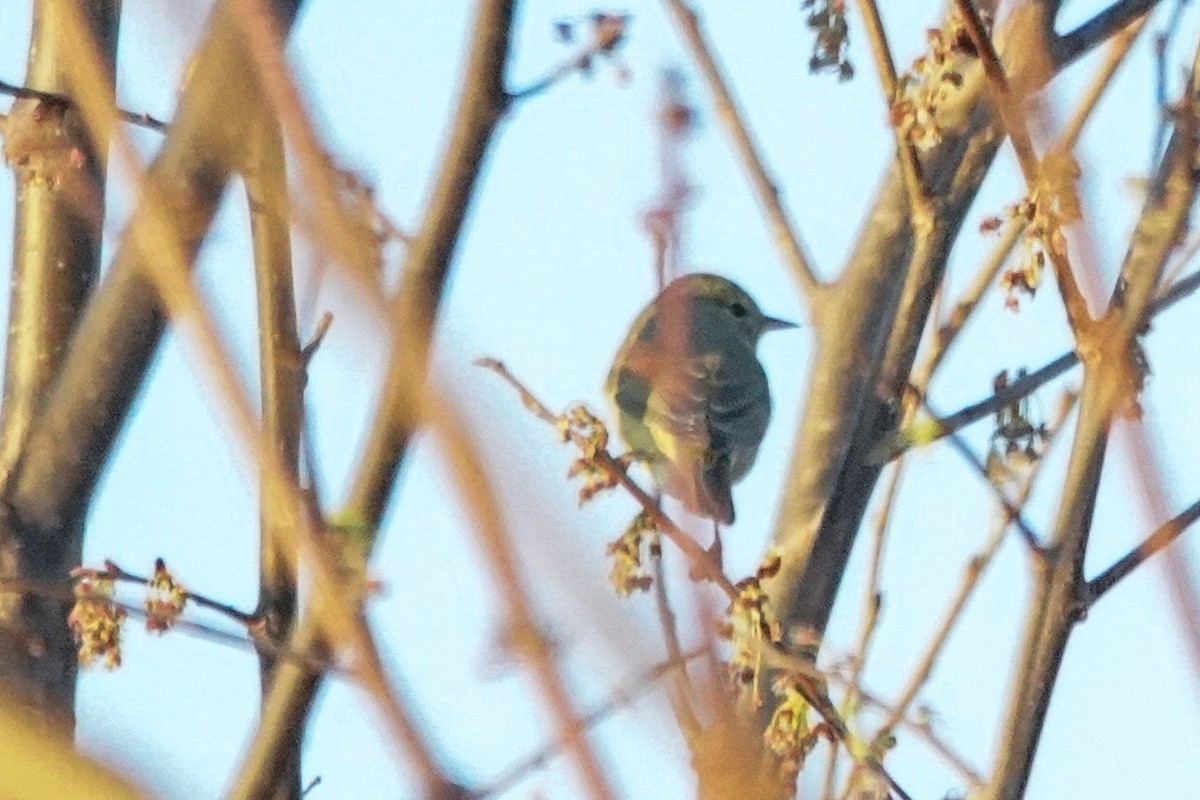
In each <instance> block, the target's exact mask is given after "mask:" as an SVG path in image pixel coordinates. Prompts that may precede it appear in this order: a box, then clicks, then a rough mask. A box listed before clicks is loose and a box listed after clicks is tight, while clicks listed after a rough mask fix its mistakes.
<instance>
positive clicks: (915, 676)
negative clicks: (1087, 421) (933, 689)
mask: <svg viewBox="0 0 1200 800" xmlns="http://www.w3.org/2000/svg"><path fill="white" fill-rule="evenodd" d="M1069 400H1070V401H1069V402H1067V403H1064V404H1063V405H1062V408H1061V409H1060V411H1059V415H1058V418H1057V419H1056V420H1055V421H1054V423H1053V427H1052V428H1051V430H1052V432H1053V433H1055V434H1057V433H1058V431H1060V430H1061V429H1062V425H1063V423H1064V422H1065V421H1066V417H1067V414H1068V413H1069V412H1070V410H1071V409H1072V408H1074V407H1075V397H1074V395H1071V396H1069ZM1057 438H1058V437H1057V436H1053V437H1052V438H1051V439H1050V440H1049V441H1048V442H1047V445H1048V446H1049V445H1050V444H1052V443H1053V442H1054V441H1055V440H1057ZM1043 463H1045V462H1044V460H1039V461H1038V462H1037V463H1036V464H1035V465H1034V467H1033V469H1032V470H1030V472H1029V473H1028V474H1027V475H1026V476H1025V478H1024V480H1023V481H1022V482H1021V486H1020V488H1019V489H1018V490H1017V496H1016V497H1015V498H1014V499H1013V500H1012V501H1011V502H1009V501H1007V500H1006V499H1004V498H1003V497H1000V500H1001V503H1000V505H1001V519H1000V520H999V521H998V522H997V524H996V525H995V526H994V528H993V529H992V533H991V535H990V536H988V538H987V540H986V542H985V544H984V546H983V548H982V549H981V550H980V551H979V553H978V554H976V555H975V556H974V557H973V558H972V559H971V560H970V561H969V562H968V563H967V566H966V567H965V568H964V570H963V575H962V580H961V582H960V584H959V587H958V591H957V592H956V593H955V595H954V597H953V598H952V599H951V601H950V603H949V605H948V606H947V607H946V611H945V612H944V614H943V615H942V621H941V624H940V625H939V626H938V628H937V630H936V631H935V632H934V635H933V636H932V637H931V638H930V640H929V643H928V644H927V645H926V646H925V652H924V654H923V655H922V656H921V659H920V661H919V662H918V664H917V667H916V668H915V669H914V670H913V673H912V676H911V677H910V678H909V680H908V683H907V685H906V686H905V688H904V691H903V692H902V693H901V695H900V699H899V700H897V701H896V702H895V704H894V705H893V706H892V707H891V709H890V710H889V711H888V716H887V719H886V720H884V722H883V724H882V725H880V726H879V729H878V731H876V733H875V741H876V742H879V741H880V740H881V739H882V738H885V737H887V736H889V735H890V734H891V732H892V730H893V729H894V728H895V727H896V725H898V724H899V723H900V722H901V720H903V718H904V716H905V715H906V714H907V713H908V709H909V708H910V707H911V706H912V704H913V702H914V701H915V700H916V698H917V694H918V693H919V692H920V691H921V688H922V687H923V686H924V685H925V682H926V681H928V680H929V676H930V675H931V674H933V668H934V666H935V665H936V663H937V658H938V656H940V655H941V653H942V651H943V649H944V647H945V644H946V640H947V639H949V638H950V633H951V632H952V631H953V630H954V626H955V625H956V624H957V623H958V620H959V617H960V616H961V615H962V611H963V609H964V608H966V605H967V600H969V599H970V597H971V595H972V593H973V592H974V590H975V587H976V586H977V585H978V583H979V579H980V578H982V577H983V573H984V572H985V571H986V570H987V568H988V566H989V565H990V564H991V562H992V558H993V557H994V556H995V554H996V551H997V550H999V549H1000V545H1001V543H1003V541H1004V536H1005V534H1006V533H1007V531H1008V528H1009V526H1010V525H1011V524H1013V522H1015V521H1017V520H1019V519H1020V517H1021V512H1022V510H1023V509H1024V507H1025V503H1026V501H1027V500H1028V499H1029V495H1030V493H1031V492H1032V491H1033V484H1034V480H1035V479H1036V478H1037V475H1038V472H1039V471H1040V466H1041V464H1043Z"/></svg>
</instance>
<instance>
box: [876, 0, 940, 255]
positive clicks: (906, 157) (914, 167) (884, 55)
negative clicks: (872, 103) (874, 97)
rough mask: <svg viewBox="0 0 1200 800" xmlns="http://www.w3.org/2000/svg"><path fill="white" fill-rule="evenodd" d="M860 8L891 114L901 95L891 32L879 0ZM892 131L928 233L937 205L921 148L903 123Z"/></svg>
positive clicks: (915, 220)
mask: <svg viewBox="0 0 1200 800" xmlns="http://www.w3.org/2000/svg"><path fill="white" fill-rule="evenodd" d="M858 7H859V11H860V13H861V14H862V17H863V22H864V23H866V25H865V27H866V29H867V38H868V39H870V41H871V54H872V55H873V56H874V58H875V66H876V68H877V69H878V71H879V82H880V84H881V85H882V87H883V96H884V99H885V100H886V101H887V107H888V112H889V114H890V113H891V110H892V107H893V105H894V104H895V103H896V101H897V100H899V94H900V89H899V85H900V84H899V79H898V77H897V75H896V62H895V60H894V59H893V58H892V50H891V47H890V46H889V45H888V40H887V32H886V31H885V30H884V28H883V20H882V18H880V16H879V7H878V6H877V5H876V3H875V0H858ZM892 132H893V133H894V134H895V137H896V157H897V158H899V159H900V172H901V174H902V175H903V176H904V187H905V189H906V190H907V191H908V204H909V207H910V208H911V210H912V224H913V233H914V235H915V236H917V237H918V238H920V237H921V236H928V235H929V233H930V231H931V229H932V226H933V206H932V204H931V202H930V199H929V192H928V190H927V189H926V186H925V176H924V175H923V174H922V171H921V160H920V158H918V156H917V148H916V146H915V145H914V144H913V143H912V142H911V141H909V138H908V136H907V135H906V133H905V131H904V130H903V129H902V127H901V126H899V125H892Z"/></svg>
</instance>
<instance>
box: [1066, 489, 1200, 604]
mask: <svg viewBox="0 0 1200 800" xmlns="http://www.w3.org/2000/svg"><path fill="white" fill-rule="evenodd" d="M1198 519H1200V500H1197V501H1196V502H1194V503H1192V504H1191V505H1190V506H1188V507H1187V508H1185V509H1184V510H1183V511H1180V512H1179V513H1178V514H1176V515H1175V516H1174V517H1172V518H1171V519H1169V520H1168V521H1166V522H1164V523H1163V524H1162V525H1160V526H1159V527H1158V528H1156V529H1155V531H1154V532H1153V533H1151V534H1150V535H1149V536H1147V537H1146V538H1145V540H1143V541H1142V542H1141V543H1140V544H1138V546H1137V547H1135V548H1133V549H1132V550H1130V551H1129V552H1128V553H1126V554H1125V555H1123V556H1121V557H1120V558H1119V559H1117V560H1116V562H1114V563H1113V565H1112V566H1111V567H1109V568H1108V569H1106V570H1104V572H1101V573H1100V574H1099V575H1097V576H1096V577H1095V578H1092V579H1091V580H1090V581H1088V583H1087V592H1086V593H1085V605H1086V608H1088V609H1090V608H1091V607H1092V606H1093V605H1095V604H1096V602H1097V601H1099V600H1100V598H1101V597H1103V596H1104V595H1106V594H1108V592H1109V590H1111V589H1112V588H1113V587H1114V586H1116V585H1117V584H1118V583H1120V582H1121V581H1123V580H1124V579H1125V578H1127V577H1129V575H1130V574H1131V573H1132V572H1133V571H1134V570H1135V569H1137V568H1138V567H1140V566H1141V565H1142V564H1144V563H1146V561H1148V560H1149V559H1150V557H1151V556H1153V555H1155V554H1156V553H1159V552H1161V551H1162V550H1165V549H1166V547H1167V545H1169V544H1171V542H1173V541H1175V540H1176V539H1178V538H1179V537H1180V535H1182V534H1183V532H1184V531H1186V530H1187V529H1188V528H1189V527H1190V526H1191V524H1192V523H1193V522H1195V521H1196V520H1198Z"/></svg>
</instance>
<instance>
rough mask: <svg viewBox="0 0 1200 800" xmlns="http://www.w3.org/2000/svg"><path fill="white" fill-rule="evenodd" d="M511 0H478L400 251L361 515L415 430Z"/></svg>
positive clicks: (487, 130) (492, 99)
mask: <svg viewBox="0 0 1200 800" xmlns="http://www.w3.org/2000/svg"><path fill="white" fill-rule="evenodd" d="M514 6H515V1H514V0H479V2H478V4H477V11H476V24H475V33H474V36H473V39H472V42H471V45H470V47H469V49H468V53H469V61H468V64H467V66H466V71H465V73H464V76H463V84H462V88H461V90H460V91H461V94H460V96H459V104H458V110H457V112H456V113H455V118H454V123H453V126H452V128H451V131H452V133H451V137H450V141H449V143H448V145H447V149H446V152H445V154H444V156H443V158H442V164H441V168H440V169H439V171H438V173H437V174H438V177H437V181H436V183H435V185H434V188H433V192H432V196H431V198H430V201H429V205H428V207H427V208H426V211H425V219H424V222H423V223H422V225H421V229H420V232H419V234H418V235H417V237H416V239H414V240H413V242H412V243H411V246H410V247H409V251H408V258H407V260H406V262H405V265H404V276H403V278H402V281H401V285H400V290H399V292H398V293H397V295H396V298H395V300H394V302H393V307H392V312H391V313H392V315H393V319H394V321H395V341H394V343H393V350H392V355H391V360H390V362H389V364H388V368H387V374H386V377H385V378H384V385H383V390H382V392H381V393H380V398H379V405H378V408H377V410H376V414H375V417H374V419H373V421H372V423H371V427H370V429H369V432H368V436H367V440H366V446H365V451H364V452H363V454H362V457H361V459H360V461H359V466H358V469H357V470H356V471H355V475H354V480H353V482H352V485H351V489H350V495H349V500H348V501H347V504H346V511H347V512H348V513H350V514H351V515H353V516H356V517H359V518H361V519H364V520H369V521H372V522H376V523H377V522H378V521H379V520H381V518H382V517H383V512H384V509H385V507H386V505H387V499H388V497H389V495H390V494H391V490H392V485H393V483H394V482H395V479H396V475H397V472H398V471H399V469H400V464H401V462H402V461H403V459H404V455H405V453H406V452H407V450H408V445H409V442H410V440H411V439H412V435H413V431H414V430H415V428H416V424H417V420H416V407H417V404H418V401H417V398H418V397H419V395H420V390H419V387H420V385H421V384H422V383H423V382H424V376H425V370H426V365H427V363H428V360H429V347H430V340H431V338H432V335H433V327H434V322H435V320H436V317H437V311H438V307H439V305H440V303H441V299H442V295H443V293H444V290H445V286H446V279H447V277H448V275H449V273H450V268H451V266H452V264H453V260H454V252H455V249H456V247H457V244H458V237H459V231H460V229H461V226H462V223H463V220H464V219H465V218H466V215H467V211H468V209H469V206H470V203H471V199H472V197H473V195H474V189H475V184H476V181H477V179H478V178H479V175H480V172H481V170H482V168H483V165H484V163H485V161H486V156H487V151H488V148H489V145H490V144H491V140H492V136H493V134H494V132H495V129H496V126H497V124H498V123H499V122H500V120H501V118H502V115H503V113H504V109H505V107H506V102H507V96H506V95H505V93H504V87H503V82H504V73H505V67H506V64H507V61H508V47H509V38H510V33H511V31H510V29H511V24H512V14H513V9H514Z"/></svg>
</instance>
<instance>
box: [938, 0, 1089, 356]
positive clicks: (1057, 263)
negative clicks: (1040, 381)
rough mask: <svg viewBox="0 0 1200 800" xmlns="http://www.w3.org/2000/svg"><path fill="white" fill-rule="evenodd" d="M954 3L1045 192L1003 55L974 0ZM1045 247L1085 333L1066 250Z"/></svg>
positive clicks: (1035, 182)
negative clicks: (999, 52) (1003, 64)
mask: <svg viewBox="0 0 1200 800" xmlns="http://www.w3.org/2000/svg"><path fill="white" fill-rule="evenodd" d="M954 3H955V6H956V7H957V8H958V10H959V13H960V14H962V17H963V21H964V23H965V24H966V27H967V33H968V34H969V35H970V37H971V41H972V43H973V44H974V45H975V49H976V50H977V51H978V53H979V58H980V61H981V62H982V64H983V71H984V74H985V75H986V76H987V79H988V84H989V85H990V86H991V89H992V97H993V99H994V100H995V101H996V110H997V112H998V113H999V115H1000V121H1001V124H1003V126H1004V129H1005V131H1007V133H1008V136H1009V140H1010V141H1011V142H1012V144H1013V149H1014V150H1015V151H1016V154H1017V162H1018V163H1019V164H1020V165H1021V174H1022V175H1023V176H1024V178H1025V185H1026V187H1027V188H1028V189H1029V196H1030V198H1034V197H1036V196H1038V195H1039V194H1045V187H1044V181H1043V178H1042V164H1041V161H1040V160H1039V159H1038V156H1037V153H1035V152H1034V149H1033V140H1032V139H1031V138H1030V136H1029V129H1028V128H1027V127H1026V125H1025V115H1024V113H1023V112H1022V111H1021V107H1020V103H1021V101H1022V99H1023V98H1021V97H1016V96H1014V93H1013V91H1012V89H1011V88H1010V86H1009V83H1008V79H1007V78H1006V77H1005V75H1004V67H1003V66H1001V64H1000V56H999V55H998V54H997V53H996V48H995V45H994V44H993V43H992V38H991V36H989V35H988V32H987V31H986V30H985V29H984V26H983V20H982V19H980V17H979V12H978V11H976V10H975V6H974V5H973V3H972V0H954ZM1027 46H1032V47H1038V46H1039V45H1038V44H1037V43H1031V44H1029V45H1027ZM1043 202H1044V201H1043ZM1057 233H1058V232H1057V231H1050V232H1048V233H1047V235H1048V236H1050V237H1051V238H1053V237H1054V236H1055V234H1057ZM1044 250H1045V253H1046V255H1047V256H1048V257H1049V259H1050V263H1051V265H1052V266H1053V267H1054V278H1055V281H1056V282H1057V283H1058V289H1059V292H1060V293H1061V294H1062V297H1063V304H1064V306H1065V307H1066V311H1067V319H1068V321H1069V322H1070V324H1071V330H1072V331H1074V332H1075V335H1076V336H1077V337H1078V336H1083V335H1086V333H1087V330H1088V326H1089V324H1090V322H1091V316H1090V315H1089V313H1088V308H1087V300H1085V299H1084V297H1083V292H1082V291H1080V289H1079V283H1078V281H1077V280H1076V278H1075V272H1074V270H1073V269H1072V268H1071V264H1070V261H1069V260H1068V258H1067V254H1066V250H1065V249H1060V248H1058V247H1056V246H1055V245H1054V243H1053V242H1048V243H1047V246H1046V247H1045V248H1044Z"/></svg>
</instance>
